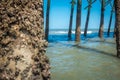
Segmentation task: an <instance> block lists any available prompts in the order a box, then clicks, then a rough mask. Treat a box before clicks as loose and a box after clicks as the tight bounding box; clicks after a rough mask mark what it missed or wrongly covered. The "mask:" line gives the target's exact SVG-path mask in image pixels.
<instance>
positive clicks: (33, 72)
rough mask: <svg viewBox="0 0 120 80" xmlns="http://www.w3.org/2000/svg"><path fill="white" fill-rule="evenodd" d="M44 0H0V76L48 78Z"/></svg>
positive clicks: (9, 79) (8, 79)
mask: <svg viewBox="0 0 120 80" xmlns="http://www.w3.org/2000/svg"><path fill="white" fill-rule="evenodd" d="M43 22H44V20H43V0H0V80H50V72H49V69H50V65H49V59H48V57H47V56H46V55H45V52H46V49H45V48H46V47H47V44H48V43H47V42H46V41H45V40H44V30H43Z"/></svg>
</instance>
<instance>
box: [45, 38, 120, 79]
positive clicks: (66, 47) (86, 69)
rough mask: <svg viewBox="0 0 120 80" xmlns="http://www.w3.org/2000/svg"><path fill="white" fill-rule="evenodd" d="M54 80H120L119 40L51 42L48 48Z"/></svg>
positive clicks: (94, 39) (95, 39)
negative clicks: (78, 42)
mask: <svg viewBox="0 0 120 80" xmlns="http://www.w3.org/2000/svg"><path fill="white" fill-rule="evenodd" d="M47 56H48V57H49V58H50V62H51V67H52V68H51V73H52V75H51V76H52V80H120V70H119V69H120V59H118V58H117V57H116V45H115V40H114V39H112V38H107V39H105V40H104V39H103V40H100V39H97V38H93V39H87V40H84V41H81V43H80V44H77V45H76V43H74V41H59V42H51V43H49V46H48V48H47Z"/></svg>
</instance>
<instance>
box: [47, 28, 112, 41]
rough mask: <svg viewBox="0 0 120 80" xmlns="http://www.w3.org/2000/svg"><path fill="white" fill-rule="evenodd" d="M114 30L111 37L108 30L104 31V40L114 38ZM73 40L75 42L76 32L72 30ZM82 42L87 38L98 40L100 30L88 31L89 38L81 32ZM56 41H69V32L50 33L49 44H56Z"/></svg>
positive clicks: (55, 31) (58, 30)
mask: <svg viewBox="0 0 120 80" xmlns="http://www.w3.org/2000/svg"><path fill="white" fill-rule="evenodd" d="M113 34H114V32H113V30H111V32H110V36H109V37H108V36H107V30H105V31H104V33H103V35H104V38H112V37H113ZM71 36H72V39H71V41H74V40H75V30H72V34H71ZM80 37H81V40H85V39H86V38H98V30H97V29H90V30H88V31H87V37H84V31H83V30H81V36H80ZM56 41H68V30H67V29H53V30H50V32H49V42H56Z"/></svg>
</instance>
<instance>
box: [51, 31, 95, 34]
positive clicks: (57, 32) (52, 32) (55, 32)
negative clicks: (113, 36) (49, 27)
mask: <svg viewBox="0 0 120 80" xmlns="http://www.w3.org/2000/svg"><path fill="white" fill-rule="evenodd" d="M92 33H93V32H92V31H87V34H92ZM50 34H68V31H50ZM72 34H75V31H72ZM81 34H84V32H83V31H81Z"/></svg>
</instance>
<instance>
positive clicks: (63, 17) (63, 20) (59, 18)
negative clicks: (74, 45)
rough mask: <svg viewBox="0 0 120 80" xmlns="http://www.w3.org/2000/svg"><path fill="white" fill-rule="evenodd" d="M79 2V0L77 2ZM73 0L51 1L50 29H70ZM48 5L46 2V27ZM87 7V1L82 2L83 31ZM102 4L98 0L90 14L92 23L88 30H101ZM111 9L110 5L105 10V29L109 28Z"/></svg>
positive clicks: (74, 17) (74, 20)
mask: <svg viewBox="0 0 120 80" xmlns="http://www.w3.org/2000/svg"><path fill="white" fill-rule="evenodd" d="M76 1H77V0H76ZM70 2H71V0H51V8H50V29H68V28H69V19H70V10H71V4H70ZM46 5H47V0H44V26H45V21H46V20H45V19H46ZM86 6H87V0H82V19H81V29H84V27H85V22H86V15H87V9H84V8H85V7H86ZM100 8H101V5H100V2H99V0H97V1H96V2H95V3H94V4H93V6H92V8H91V14H90V22H89V26H88V27H89V28H88V29H99V24H100ZM110 11H111V7H110V5H108V6H107V7H106V9H105V22H104V24H105V25H104V28H107V27H108V23H109V18H110ZM114 21H115V19H114V17H113V21H112V26H111V27H112V28H114ZM75 23H76V5H75V9H74V16H73V26H72V27H73V29H75V26H76V24H75Z"/></svg>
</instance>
